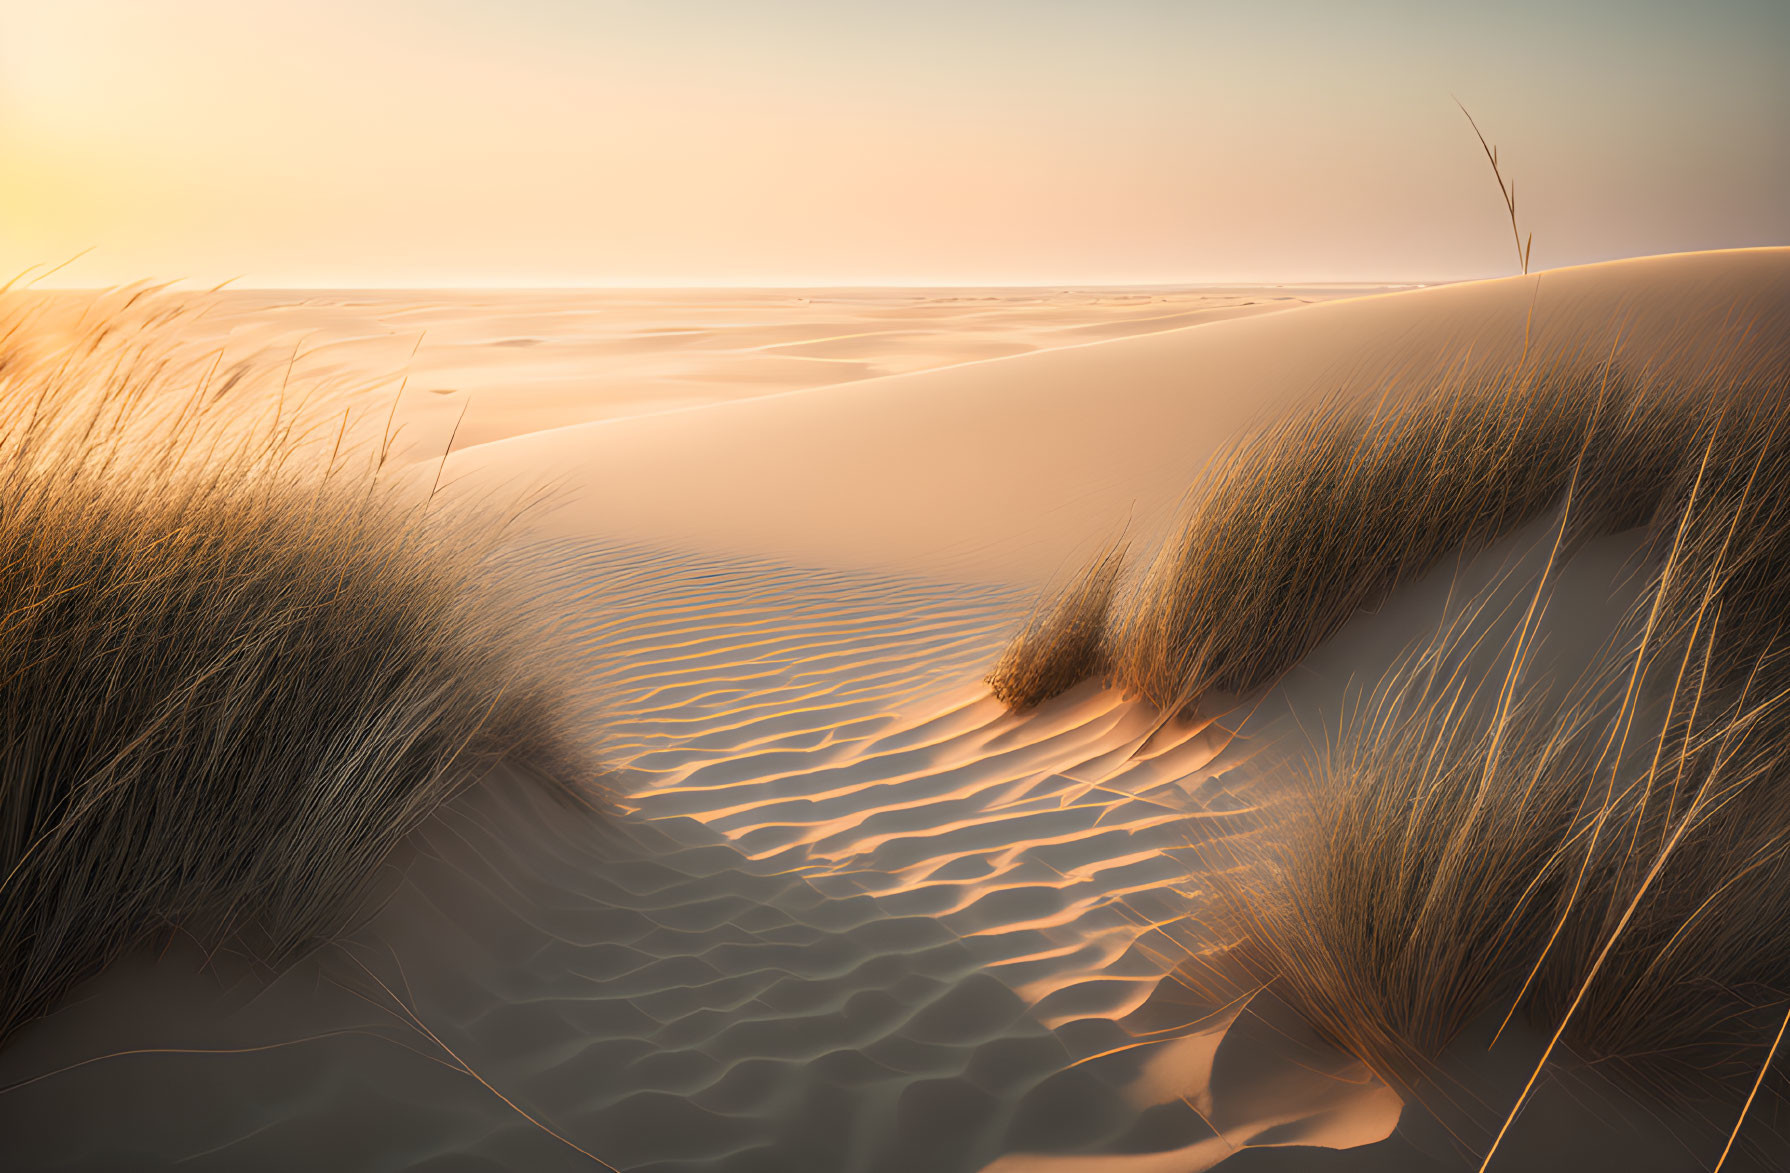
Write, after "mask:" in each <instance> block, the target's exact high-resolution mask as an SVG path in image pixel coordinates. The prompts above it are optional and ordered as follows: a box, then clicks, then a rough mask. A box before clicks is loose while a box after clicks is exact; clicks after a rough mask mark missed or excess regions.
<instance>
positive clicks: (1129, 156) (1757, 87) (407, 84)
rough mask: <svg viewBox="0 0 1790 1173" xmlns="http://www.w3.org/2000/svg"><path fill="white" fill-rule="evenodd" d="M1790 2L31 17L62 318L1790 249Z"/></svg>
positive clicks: (383, 9) (19, 120)
mask: <svg viewBox="0 0 1790 1173" xmlns="http://www.w3.org/2000/svg"><path fill="white" fill-rule="evenodd" d="M1786 55H1790V7H1786V6H1782V5H1777V4H1771V3H1763V2H1752V0H1722V2H1720V3H1714V4H1710V5H1705V6H1699V7H1696V8H1686V7H1682V6H1674V5H1670V4H1665V3H1655V2H1642V3H1633V4H1618V3H1614V2H1613V0H1595V2H1586V3H1580V4H1576V5H1572V6H1568V7H1561V6H1550V5H1543V4H1539V3H1532V4H1525V5H1520V6H1515V7H1510V8H1504V9H1501V10H1500V11H1497V12H1484V11H1480V10H1479V9H1477V8H1475V7H1472V6H1468V5H1433V4H1413V3H1402V2H1398V0H1377V2H1375V3H1371V4H1365V5H1360V6H1348V7H1346V8H1344V7H1343V6H1331V5H1322V4H1316V3H1295V4H1287V5H1279V6H1275V7H1274V8H1271V9H1268V8H1259V7H1244V8H1232V7H1226V6H1220V5H1216V4H1205V3H1199V2H1193V0H1189V2H1184V3H1182V2H1171V0H1118V2H1115V3H1110V4H1078V3H1068V2H1061V0H1053V2H1049V3H1032V4H1026V3H1020V2H1018V0H989V2H987V3H983V4H978V5H974V6H964V5H949V4H945V3H942V2H935V0H915V2H914V3H908V4H901V5H872V4H859V5H822V4H817V3H810V2H806V0H768V2H766V3H761V4H755V5H751V6H745V5H737V4H726V3H722V2H720V0H690V2H689V3H685V4H679V5H675V6H673V5H662V4H660V5H655V4H644V3H637V2H631V0H579V2H573V0H515V2H513V3H498V2H497V0H366V2H364V3H353V2H351V0H316V2H314V3H308V4H298V3H289V2H285V0H273V2H270V3H265V4H257V5H254V6H246V5H235V4H230V3H225V2H224V0H169V2H168V3H165V4H160V5H156V6H153V10H151V6H146V5H139V4H132V3H129V2H127V0H66V2H64V3H59V4H57V5H53V6H46V5H27V4H24V3H19V2H17V0H0V166H3V167H4V168H5V173H6V175H7V177H8V182H6V183H4V184H0V268H4V269H5V271H6V275H10V274H11V273H13V272H17V271H19V270H23V269H25V268H26V267H27V266H32V265H43V266H49V265H55V264H58V263H60V262H61V261H64V260H66V259H67V258H69V257H71V256H74V255H75V254H77V253H80V252H82V250H85V249H91V250H92V251H91V252H89V253H87V254H86V255H84V256H82V257H81V258H80V259H79V260H78V261H77V262H76V263H74V264H72V265H70V266H69V267H68V268H66V269H64V270H62V271H60V272H58V273H56V274H55V275H54V276H53V277H52V278H51V279H50V281H49V282H47V285H48V286H49V287H96V286H107V285H113V284H118V283H122V282H129V281H134V280H138V279H182V280H184V281H186V282H189V283H190V284H192V285H195V286H200V287H204V286H209V285H213V284H217V283H218V282H221V281H225V280H229V279H235V280H236V283H237V284H238V286H239V287H244V288H259V289H305V288H308V289H330V288H333V289H373V288H385V289H426V288H483V289H497V288H503V289H524V288H849V287H858V288H892V287H918V288H946V287H977V288H989V287H1007V288H1027V287H1038V286H1053V285H1080V286H1110V287H1125V288H1138V287H1143V286H1172V287H1189V286H1209V285H1227V284H1246V283H1247V284H1315V283H1347V284H1385V283H1435V282H1441V281H1451V280H1460V279H1468V278H1476V277H1484V276H1499V275H1505V274H1508V273H1510V272H1512V271H1514V270H1515V268H1516V259H1515V254H1514V246H1513V242H1512V239H1511V233H1510V225H1509V223H1508V220H1507V219H1506V216H1505V212H1504V208H1503V204H1502V202H1501V199H1500V197H1499V194H1498V191H1497V188H1496V186H1495V184H1494V182H1493V178H1492V175H1491V173H1490V169H1489V168H1488V167H1487V166H1486V161H1485V158H1484V156H1483V155H1482V154H1481V150H1480V146H1479V143H1478V142H1477V141H1476V140H1475V138H1474V137H1473V134H1472V131H1471V130H1470V128H1469V127H1468V125H1467V122H1466V120H1465V119H1464V118H1463V117H1462V115H1461V112H1460V110H1459V109H1457V108H1456V106H1455V98H1456V97H1458V98H1459V99H1460V100H1461V101H1462V102H1464V103H1465V104H1466V105H1467V107H1468V108H1470V109H1471V110H1472V111H1473V113H1474V115H1475V117H1476V118H1477V119H1478V121H1479V123H1480V125H1481V127H1482V128H1483V129H1484V131H1485V133H1486V135H1487V137H1488V138H1489V139H1490V140H1491V141H1493V142H1494V143H1496V144H1498V145H1499V147H1500V149H1501V158H1502V159H1503V161H1504V162H1505V164H1506V168H1507V172H1508V174H1509V175H1510V177H1511V178H1513V179H1514V180H1515V182H1516V185H1517V190H1518V196H1519V212H1520V214H1521V216H1522V219H1523V227H1524V230H1525V231H1532V232H1533V234H1534V240H1535V244H1534V264H1535V267H1537V268H1543V269H1545V268H1555V267H1560V266H1565V265H1572V264H1579V263H1586V262H1592V261H1598V260H1606V259H1612V258H1616V257H1624V256H1633V255H1642V254H1653V253H1666V252H1680V251H1693V250H1700V249H1707V248H1722V247H1746V246H1759V245H1774V244H1782V243H1786V242H1790V201H1786V200H1784V199H1783V195H1782V193H1783V191H1784V190H1786V189H1787V188H1790V141H1787V140H1790V136H1785V135H1784V134H1783V132H1782V127H1783V126H1784V125H1786V124H1790V78H1787V77H1786V71H1784V70H1783V69H1782V62H1783V60H1784V59H1785V57H1786Z"/></svg>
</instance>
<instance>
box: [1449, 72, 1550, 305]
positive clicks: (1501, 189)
mask: <svg viewBox="0 0 1790 1173" xmlns="http://www.w3.org/2000/svg"><path fill="white" fill-rule="evenodd" d="M1454 104H1455V105H1456V106H1459V107H1460V108H1461V113H1462V114H1465V115H1466V116H1467V125H1469V126H1471V127H1472V128H1473V134H1474V136H1475V137H1476V138H1478V139H1479V145H1480V147H1481V148H1482V149H1483V150H1484V151H1485V157H1486V162H1488V163H1490V164H1491V165H1492V178H1493V179H1496V180H1497V181H1498V194H1499V195H1501V196H1503V197H1504V210H1505V211H1506V212H1508V213H1510V235H1511V237H1512V238H1513V239H1514V240H1515V241H1516V246H1517V263H1518V264H1520V265H1522V266H1523V274H1524V275H1525V276H1527V275H1528V273H1529V250H1530V248H1531V247H1532V246H1533V245H1534V244H1535V234H1534V233H1533V232H1531V233H1530V234H1529V235H1528V237H1527V238H1525V237H1524V236H1523V230H1522V229H1521V228H1518V227H1517V185H1516V182H1515V181H1514V180H1512V181H1511V182H1510V183H1508V184H1506V183H1505V182H1504V171H1503V169H1502V168H1501V167H1500V166H1499V165H1498V148H1497V147H1494V146H1493V145H1492V144H1491V143H1489V142H1487V141H1486V138H1485V132H1484V131H1482V130H1480V129H1479V123H1478V122H1475V121H1474V120H1473V115H1472V113H1471V112H1470V111H1469V110H1468V109H1467V107H1466V106H1465V105H1464V104H1463V103H1462V102H1461V100H1460V99H1459V98H1456V99H1455V100H1454Z"/></svg>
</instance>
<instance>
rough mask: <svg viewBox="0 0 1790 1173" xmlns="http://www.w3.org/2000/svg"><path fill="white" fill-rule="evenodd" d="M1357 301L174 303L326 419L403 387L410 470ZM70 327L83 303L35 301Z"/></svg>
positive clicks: (1325, 291)
mask: <svg viewBox="0 0 1790 1173" xmlns="http://www.w3.org/2000/svg"><path fill="white" fill-rule="evenodd" d="M1361 291H1362V290H1361V288H1359V287H1350V286H1337V285H1331V286H1312V287H1287V286H1272V287H1235V288H1199V289H1185V288H1163V289H1149V290H1120V289H1091V290H1077V289H787V290H780V289H758V290H755V289H715V290H538V291H516V290H497V291H491V292H480V291H475V290H393V291H379V290H346V291H330V290H314V291H313V290H231V289H226V290H223V291H222V292H217V293H212V294H191V295H185V294H182V295H176V300H177V302H178V303H180V304H182V305H183V306H184V307H185V309H186V310H187V316H186V318H185V320H183V321H182V322H181V325H180V337H181V340H182V341H183V342H184V343H185V344H186V345H187V347H188V348H190V349H191V350H192V351H193V352H194V354H195V355H196V357H198V358H199V359H201V360H203V361H208V360H209V358H210V357H211V356H212V355H214V354H219V353H221V354H222V355H223V356H224V358H225V361H226V363H230V362H237V361H248V362H252V363H260V364H278V365H281V366H284V365H286V364H291V367H292V372H293V378H292V380H291V383H292V385H293V386H294V387H297V388H303V389H304V391H305V393H306V394H309V395H310V396H311V397H312V408H313V410H315V411H316V412H318V413H319V414H320V415H323V416H327V417H330V418H331V419H332V422H333V418H334V416H335V415H337V414H339V413H340V412H341V411H342V409H343V408H345V407H347V408H352V409H354V410H355V411H356V412H357V413H359V414H360V415H362V416H363V417H364V418H363V419H362V420H361V423H362V424H363V425H364V426H365V427H366V428H367V429H368V430H369V431H374V432H376V431H377V430H378V429H379V428H380V427H382V426H383V425H384V424H385V423H386V420H387V418H388V415H389V414H390V413H389V407H390V400H391V398H392V396H393V395H394V394H397V393H398V391H399V389H400V388H402V396H401V402H400V403H399V404H398V409H397V413H396V416H395V419H396V421H397V422H398V423H399V424H400V425H401V435H400V438H399V442H398V451H399V453H400V454H401V455H406V454H407V455H409V456H412V457H414V458H417V459H427V458H431V457H435V456H439V455H440V454H441V453H442V452H443V451H445V450H446V449H447V447H448V446H449V445H450V443H451V444H452V445H453V446H455V447H466V446H469V445H473V444H482V443H488V442H491V441H494V440H501V439H505V438H508V437H513V436H520V435H527V434H529V433H532V432H536V431H541V430H545V429H549V428H557V427H564V426H569V425H573V424H579V423H585V422H589V421H593V420H605V419H616V418H623V417H626V416H630V415H638V414H646V413H655V412H662V411H670V410H679V409H685V408H692V407H704V406H709V405H712V404H716V403H725V402H730V401H734V400H741V399H750V398H755V397H758V396H763V395H774V394H778V393H781V392H785V391H790V390H799V389H805V388H810V387H818V386H827V385H834V384H839V383H847V382H852V381H856V380H861V379H869V378H876V377H880V376H884V375H890V374H901V373H907V372H913V371H922V370H930V369H936V368H940V367H947V366H953V365H956V364H960V363H965V362H979V361H983V360H987V359H992V358H1001V357H1006V356H1010V355H1016V354H1026V353H1030V352H1033V351H1039V350H1048V349H1053V348H1057V347H1062V346H1074V345H1082V344H1085V343H1087V342H1090V341H1095V340H1099V339H1103V338H1124V337H1131V336H1136V335H1142V334H1149V333H1153V332H1157V331H1162V330H1170V329H1176V328H1180V327H1185V326H1188V325H1192V324H1196V323H1201V322H1210V321H1222V320H1225V319H1227V318H1233V317H1242V316H1247V315H1252V314H1260V313H1269V312H1272V311H1275V310H1279V309H1286V308H1290V307H1294V306H1299V305H1304V304H1308V303H1310V302H1313V301H1322V300H1326V299H1329V298H1335V297H1343V296H1349V295H1352V294H1356V293H1359V292H1361ZM42 297H43V299H44V300H45V301H46V302H48V303H49V304H50V305H51V306H52V307H53V308H54V309H56V310H58V311H59V312H60V311H66V312H68V313H71V314H72V313H79V312H80V310H81V308H82V307H83V306H84V305H86V304H87V302H88V301H89V300H90V299H89V297H88V295H84V294H74V293H68V294H46V295H42ZM239 410H241V409H240V408H239Z"/></svg>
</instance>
